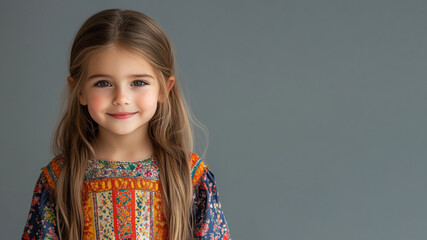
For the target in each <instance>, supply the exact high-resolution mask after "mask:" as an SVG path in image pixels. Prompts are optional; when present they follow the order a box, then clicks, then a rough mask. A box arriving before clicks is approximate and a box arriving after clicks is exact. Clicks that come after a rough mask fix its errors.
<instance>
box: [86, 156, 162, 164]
mask: <svg viewBox="0 0 427 240" xmlns="http://www.w3.org/2000/svg"><path fill="white" fill-rule="evenodd" d="M155 158H156V157H155V155H154V154H153V155H151V156H148V157H146V158H144V159H142V160H137V161H113V160H104V159H97V158H95V157H93V156H89V158H88V159H89V160H91V161H95V162H106V163H112V164H135V163H141V162H147V161H150V160H153V159H155Z"/></svg>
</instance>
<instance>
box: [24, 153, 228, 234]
mask: <svg viewBox="0 0 427 240" xmlns="http://www.w3.org/2000/svg"><path fill="white" fill-rule="evenodd" d="M63 163H64V159H63V158H62V157H60V156H59V157H55V158H54V159H53V160H52V161H51V162H50V163H49V164H48V165H47V166H46V167H44V168H42V173H41V174H40V177H39V178H38V180H37V183H36V186H35V188H34V194H33V197H32V202H31V209H30V213H29V215H28V220H27V223H26V225H25V229H24V232H23V235H22V239H31V240H32V239H58V229H57V220H56V217H55V202H54V201H53V196H54V192H55V183H56V180H57V178H58V176H59V174H60V171H61V167H62V166H63ZM191 167H192V170H191V174H192V181H193V202H194V208H193V214H194V216H195V225H194V226H195V227H194V239H230V235H229V229H228V225H227V221H226V219H225V217H224V214H223V211H222V209H221V203H220V201H219V198H218V192H217V189H216V186H215V177H214V174H213V173H212V172H211V171H210V170H209V166H208V165H207V164H205V163H204V162H203V161H202V160H201V159H200V158H199V157H198V156H197V155H196V154H192V157H191ZM160 188H161V186H160V181H159V168H158V165H157V161H156V157H155V156H150V157H148V158H146V159H144V160H140V161H136V162H119V161H106V160H99V159H93V158H89V167H88V169H87V170H86V172H85V178H84V183H83V193H82V200H83V212H84V239H167V224H166V221H165V220H166V219H165V217H164V215H163V213H162V203H161V192H160V190H161V189H160Z"/></svg>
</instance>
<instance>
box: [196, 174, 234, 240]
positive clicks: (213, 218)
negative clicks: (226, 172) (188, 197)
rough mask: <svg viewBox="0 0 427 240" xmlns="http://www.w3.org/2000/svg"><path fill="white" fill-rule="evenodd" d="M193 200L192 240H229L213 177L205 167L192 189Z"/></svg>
mask: <svg viewBox="0 0 427 240" xmlns="http://www.w3.org/2000/svg"><path fill="white" fill-rule="evenodd" d="M193 200H194V204H195V207H194V212H193V213H194V216H195V225H194V239H224V240H227V239H228V240H231V238H230V233H229V229H228V225H227V221H226V219H225V216H224V213H223V211H222V209H221V203H220V201H219V195H218V192H217V188H216V183H215V176H214V174H213V173H212V172H211V171H210V170H209V168H207V167H205V168H204V170H203V173H202V175H201V176H200V179H199V181H198V182H197V184H196V186H195V187H194V194H193Z"/></svg>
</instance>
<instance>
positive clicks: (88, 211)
mask: <svg viewBox="0 0 427 240" xmlns="http://www.w3.org/2000/svg"><path fill="white" fill-rule="evenodd" d="M82 200H83V215H84V230H83V234H84V239H95V226H94V225H93V223H94V221H93V220H94V211H93V203H92V194H91V193H87V194H83V195H82Z"/></svg>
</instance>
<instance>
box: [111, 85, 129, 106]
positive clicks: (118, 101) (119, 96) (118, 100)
mask: <svg viewBox="0 0 427 240" xmlns="http://www.w3.org/2000/svg"><path fill="white" fill-rule="evenodd" d="M128 104H129V96H128V94H127V93H126V90H125V89H123V88H119V87H118V88H117V89H116V91H115V95H114V99H113V105H128Z"/></svg>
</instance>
